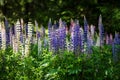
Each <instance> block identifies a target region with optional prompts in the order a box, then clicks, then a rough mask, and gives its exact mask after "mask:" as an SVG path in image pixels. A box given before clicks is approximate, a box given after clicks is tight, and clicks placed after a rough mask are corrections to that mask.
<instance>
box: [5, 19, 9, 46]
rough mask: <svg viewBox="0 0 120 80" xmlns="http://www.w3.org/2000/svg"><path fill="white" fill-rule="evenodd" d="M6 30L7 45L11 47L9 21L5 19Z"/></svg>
mask: <svg viewBox="0 0 120 80" xmlns="http://www.w3.org/2000/svg"><path fill="white" fill-rule="evenodd" d="M4 24H5V30H6V45H9V44H10V35H9V29H10V28H9V23H8V20H7V19H6V18H5V22H4Z"/></svg>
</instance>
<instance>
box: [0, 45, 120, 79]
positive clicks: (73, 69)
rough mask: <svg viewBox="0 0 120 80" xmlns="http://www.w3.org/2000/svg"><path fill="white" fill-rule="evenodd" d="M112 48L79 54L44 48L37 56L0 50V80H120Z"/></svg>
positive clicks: (107, 47)
mask: <svg viewBox="0 0 120 80" xmlns="http://www.w3.org/2000/svg"><path fill="white" fill-rule="evenodd" d="M33 46H35V45H33ZM111 48H112V47H111V46H108V45H106V46H104V47H102V48H101V49H100V47H93V48H92V49H93V53H92V54H80V55H78V56H76V55H74V54H73V53H72V52H68V51H65V52H64V53H61V54H56V55H53V54H52V53H51V52H48V51H47V50H44V49H43V50H42V53H41V54H40V55H39V56H36V57H35V55H37V53H34V54H31V55H30V56H29V57H25V58H23V57H22V56H20V53H17V54H14V53H12V50H11V48H7V49H6V50H5V51H2V50H0V79H1V80H8V79H9V80H14V79H17V80H21V79H22V80H23V79H24V80H94V79H95V80H119V79H120V77H119V74H120V73H119V72H120V69H119V67H120V62H119V61H118V62H114V61H113V58H112V53H111ZM35 50H36V48H34V49H33V51H32V52H34V51H35Z"/></svg>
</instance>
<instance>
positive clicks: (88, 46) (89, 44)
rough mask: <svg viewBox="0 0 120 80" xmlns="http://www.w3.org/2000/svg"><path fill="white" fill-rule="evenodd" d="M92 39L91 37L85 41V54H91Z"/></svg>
mask: <svg viewBox="0 0 120 80" xmlns="http://www.w3.org/2000/svg"><path fill="white" fill-rule="evenodd" d="M92 46H93V39H92V37H91V36H89V37H88V39H87V53H92Z"/></svg>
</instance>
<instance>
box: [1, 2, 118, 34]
mask: <svg viewBox="0 0 120 80" xmlns="http://www.w3.org/2000/svg"><path fill="white" fill-rule="evenodd" d="M100 14H101V15H102V17H103V25H104V28H105V31H107V32H108V33H111V32H112V33H113V32H114V31H120V0H0V19H1V20H2V19H4V18H5V17H6V18H7V19H8V21H9V22H10V23H14V22H15V21H16V20H17V19H20V18H23V19H24V21H25V22H27V21H28V20H31V21H33V22H34V20H36V21H37V22H38V23H39V25H41V24H43V26H44V27H47V24H48V20H49V18H51V19H52V21H54V20H59V18H62V20H64V21H66V22H67V24H68V25H69V24H70V20H71V18H72V19H78V20H79V21H80V25H83V16H84V15H85V16H86V18H87V21H88V24H89V25H90V24H93V25H95V26H97V25H98V17H99V15H100Z"/></svg>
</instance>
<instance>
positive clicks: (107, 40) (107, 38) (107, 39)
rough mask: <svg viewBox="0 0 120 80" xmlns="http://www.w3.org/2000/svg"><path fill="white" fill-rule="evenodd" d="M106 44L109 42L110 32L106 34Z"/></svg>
mask: <svg viewBox="0 0 120 80" xmlns="http://www.w3.org/2000/svg"><path fill="white" fill-rule="evenodd" d="M105 40H106V44H109V36H108V34H107V35H106V39H105Z"/></svg>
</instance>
